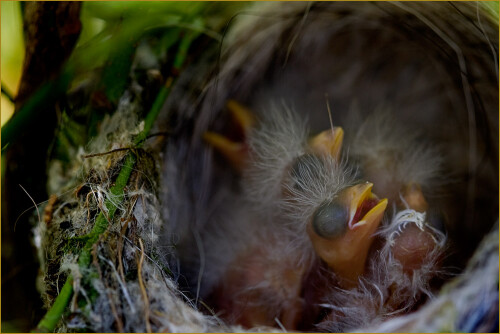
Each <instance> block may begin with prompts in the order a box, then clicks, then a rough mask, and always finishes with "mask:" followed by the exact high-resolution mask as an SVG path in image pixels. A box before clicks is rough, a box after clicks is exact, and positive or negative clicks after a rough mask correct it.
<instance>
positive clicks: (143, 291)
mask: <svg viewBox="0 0 500 334" xmlns="http://www.w3.org/2000/svg"><path fill="white" fill-rule="evenodd" d="M139 245H140V246H141V256H140V258H139V264H138V266H137V276H138V277H139V286H140V287H141V294H142V298H143V299H144V318H145V322H146V330H147V331H148V333H152V330H151V324H150V322H149V311H150V310H149V298H148V293H147V291H146V287H145V286H144V281H143V280H142V264H143V262H144V245H143V244H142V240H141V239H140V238H139Z"/></svg>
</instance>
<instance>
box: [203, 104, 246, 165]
mask: <svg viewBox="0 0 500 334" xmlns="http://www.w3.org/2000/svg"><path fill="white" fill-rule="evenodd" d="M226 106H227V108H228V111H229V113H230V115H231V123H232V124H231V125H232V127H233V128H235V129H236V131H237V134H236V137H237V138H236V139H231V138H229V137H228V136H224V135H221V134H219V133H215V132H212V131H207V132H205V133H204V134H203V140H205V142H206V143H207V144H209V145H211V146H212V147H213V148H214V149H215V150H216V151H217V152H219V153H220V154H222V156H223V157H224V158H226V160H227V161H228V162H229V163H230V164H231V165H232V166H233V168H234V169H236V170H237V171H238V172H241V171H242V170H243V168H244V167H245V164H246V161H247V158H248V145H247V142H246V141H247V138H248V133H249V132H250V130H251V128H252V127H253V125H254V123H255V117H254V115H253V113H252V112H251V111H250V110H248V109H247V108H245V107H244V106H242V105H241V104H239V103H238V102H236V101H234V100H229V101H228V102H227V105H226Z"/></svg>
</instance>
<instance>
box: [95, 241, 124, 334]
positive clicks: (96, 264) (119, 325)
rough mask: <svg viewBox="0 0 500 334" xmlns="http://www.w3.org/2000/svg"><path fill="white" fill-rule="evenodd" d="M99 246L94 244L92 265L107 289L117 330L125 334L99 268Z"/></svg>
mask: <svg viewBox="0 0 500 334" xmlns="http://www.w3.org/2000/svg"><path fill="white" fill-rule="evenodd" d="M97 245H98V243H97V242H96V243H95V244H94V247H93V249H92V257H93V258H94V260H93V261H92V263H93V264H94V266H95V267H96V268H97V273H98V274H99V279H100V280H101V281H102V284H104V287H105V288H106V293H107V295H108V300H109V306H110V307H111V313H113V317H115V321H116V329H117V330H118V333H123V322H122V319H121V318H120V317H119V316H118V312H117V311H116V306H115V303H114V302H113V296H112V295H111V292H110V290H109V287H108V285H107V284H106V282H105V281H104V277H103V275H102V270H101V267H100V266H99V261H97Z"/></svg>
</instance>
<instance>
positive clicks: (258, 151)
mask: <svg viewBox="0 0 500 334" xmlns="http://www.w3.org/2000/svg"><path fill="white" fill-rule="evenodd" d="M229 107H230V109H231V111H232V113H233V114H234V113H238V112H240V111H241V108H238V110H234V109H235V108H234V105H233V107H231V105H229ZM252 118H253V117H244V119H252ZM234 119H235V120H238V119H242V118H241V117H234ZM241 127H242V129H244V136H243V137H244V138H243V141H242V142H240V143H234V142H231V141H230V140H228V139H227V138H223V137H221V136H220V135H218V134H214V133H207V134H206V135H205V140H206V141H207V142H208V143H210V144H212V145H213V146H214V147H215V148H216V149H217V150H218V151H219V152H220V153H222V154H223V155H224V156H226V158H227V160H228V161H232V162H233V165H234V166H235V167H237V168H240V167H241V169H240V172H241V174H242V181H241V187H242V192H243V197H242V198H241V201H242V202H244V203H245V205H243V206H242V207H240V208H239V209H238V214H236V216H238V217H240V218H239V221H238V225H239V226H240V227H239V228H241V230H240V231H241V234H246V235H248V238H246V239H245V238H239V239H238V240H237V241H236V240H235V241H233V242H236V243H240V244H244V246H241V247H240V248H239V251H238V252H237V255H236V256H235V257H234V260H233V261H231V262H229V263H228V264H227V266H226V269H225V270H224V271H223V272H222V273H221V276H220V277H219V279H218V280H217V281H218V283H216V284H215V285H214V288H213V289H212V291H211V293H209V295H208V301H209V304H210V305H211V306H213V307H214V308H215V309H216V310H217V311H218V312H220V316H221V317H223V318H225V319H227V320H228V321H230V322H232V323H239V324H241V325H244V326H246V327H254V326H259V325H260V326H263V325H264V326H273V325H276V324H277V323H279V324H281V325H283V326H284V327H285V328H286V329H289V330H293V329H297V328H299V327H301V328H302V327H303V324H302V323H303V322H304V319H312V320H315V319H316V318H317V316H318V315H317V314H315V313H316V311H311V310H316V308H315V304H317V303H318V302H319V299H318V297H319V295H321V293H320V292H318V284H319V283H318V282H322V283H321V284H319V285H322V284H330V283H331V284H338V285H340V286H342V287H352V286H355V285H356V283H357V280H358V277H359V276H360V275H362V274H363V273H364V271H365V267H366V259H367V256H368V251H369V248H370V246H371V244H372V241H373V238H372V235H373V233H374V232H375V230H376V229H377V227H378V226H379V224H380V221H381V219H382V216H383V213H384V211H385V208H386V206H387V200H385V199H384V200H379V199H378V198H377V197H376V196H375V195H374V194H372V193H371V189H372V186H373V184H371V183H366V182H361V180H360V179H359V178H358V177H357V175H356V174H355V172H354V171H353V170H352V169H350V168H349V167H348V166H347V164H346V163H343V162H341V161H339V157H340V150H341V146H342V139H343V130H342V129H340V128H332V129H329V130H325V131H323V132H321V133H320V134H318V135H316V136H314V137H313V138H312V139H310V140H309V139H308V132H307V128H306V125H305V122H304V121H303V120H301V119H300V118H299V117H298V116H297V115H296V114H294V113H293V112H292V111H290V110H289V109H288V108H286V107H277V106H274V107H273V108H272V109H271V110H269V111H268V112H267V113H266V114H263V115H261V118H260V119H259V121H258V122H257V124H256V126H255V127H254V128H253V127H252V126H246V125H243V126H241ZM234 148H237V149H234ZM242 152H246V153H244V154H242ZM235 225H236V224H235ZM249 234H250V235H249ZM322 271H327V272H330V273H333V274H332V275H329V276H328V277H329V279H327V280H324V279H322V274H321V272H322ZM330 281H331V282H330ZM313 282H316V283H318V284H316V283H313ZM319 290H321V289H319Z"/></svg>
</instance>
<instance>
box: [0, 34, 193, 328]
mask: <svg viewBox="0 0 500 334" xmlns="http://www.w3.org/2000/svg"><path fill="white" fill-rule="evenodd" d="M198 35H199V32H197V31H188V32H187V33H186V36H185V37H184V38H183V39H182V40H181V43H180V45H179V49H178V52H177V54H176V58H175V60H174V71H173V73H178V72H179V71H180V69H181V68H182V66H183V64H184V63H185V60H186V55H187V51H188V49H189V47H190V46H191V43H192V41H193V40H194V39H195V38H196V37H197V36H198ZM174 81H175V78H174V77H170V78H168V79H167V82H166V84H165V85H164V86H163V87H162V89H161V90H160V92H159V93H158V96H157V97H156V99H155V101H154V103H153V106H152V107H151V110H150V111H149V113H148V114H147V116H146V118H145V120H144V129H143V130H142V131H141V132H140V133H139V135H138V136H137V137H136V139H135V141H134V144H135V145H136V147H140V146H141V145H142V143H143V142H144V140H145V139H146V137H147V135H148V134H149V131H150V130H151V128H152V127H153V124H154V121H155V119H156V117H157V116H158V114H159V113H160V110H161V107H162V106H163V104H164V102H165V100H166V99H167V97H168V95H169V94H170V90H171V87H172V85H173V83H174ZM2 137H3V129H2ZM2 139H3V138H2ZM136 161H137V159H136V157H135V155H134V154H133V153H132V152H129V153H128V154H127V156H126V157H125V162H124V163H123V166H122V168H121V170H120V173H119V174H118V177H117V178H116V181H115V185H114V186H113V187H111V189H110V192H111V195H112V198H113V200H111V199H107V200H106V201H105V206H106V209H107V210H108V213H107V215H104V213H103V212H100V213H99V215H98V216H97V218H96V222H95V225H94V227H93V228H92V231H90V233H89V234H88V235H87V237H88V239H87V241H86V243H85V245H84V246H83V249H82V251H81V253H80V256H79V258H78V264H79V266H80V267H81V268H86V267H88V266H89V265H90V262H91V258H92V254H91V252H92V247H93V245H94V244H95V243H96V242H97V240H99V236H100V235H101V234H103V233H104V232H105V231H106V230H107V228H108V226H109V223H110V221H111V220H113V217H114V215H115V213H116V210H117V209H118V206H119V205H120V204H121V203H122V202H123V199H124V195H125V192H124V189H125V187H126V186H127V184H128V181H129V178H130V175H131V174H132V170H133V169H134V166H135V163H136ZM72 281H73V280H72V278H71V276H70V277H68V279H67V280H66V283H65V284H64V287H63V289H62V290H61V293H60V294H59V295H58V296H57V298H56V300H55V301H54V304H53V305H52V306H51V308H50V309H49V310H48V312H47V313H46V314H45V316H44V317H43V319H42V320H41V321H40V323H39V324H38V326H37V330H38V331H49V332H53V331H54V329H55V326H56V325H57V323H58V322H59V319H60V318H61V317H62V314H63V312H64V310H65V309H66V306H67V305H68V303H69V300H70V298H71V295H72V294H73V287H72Z"/></svg>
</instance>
